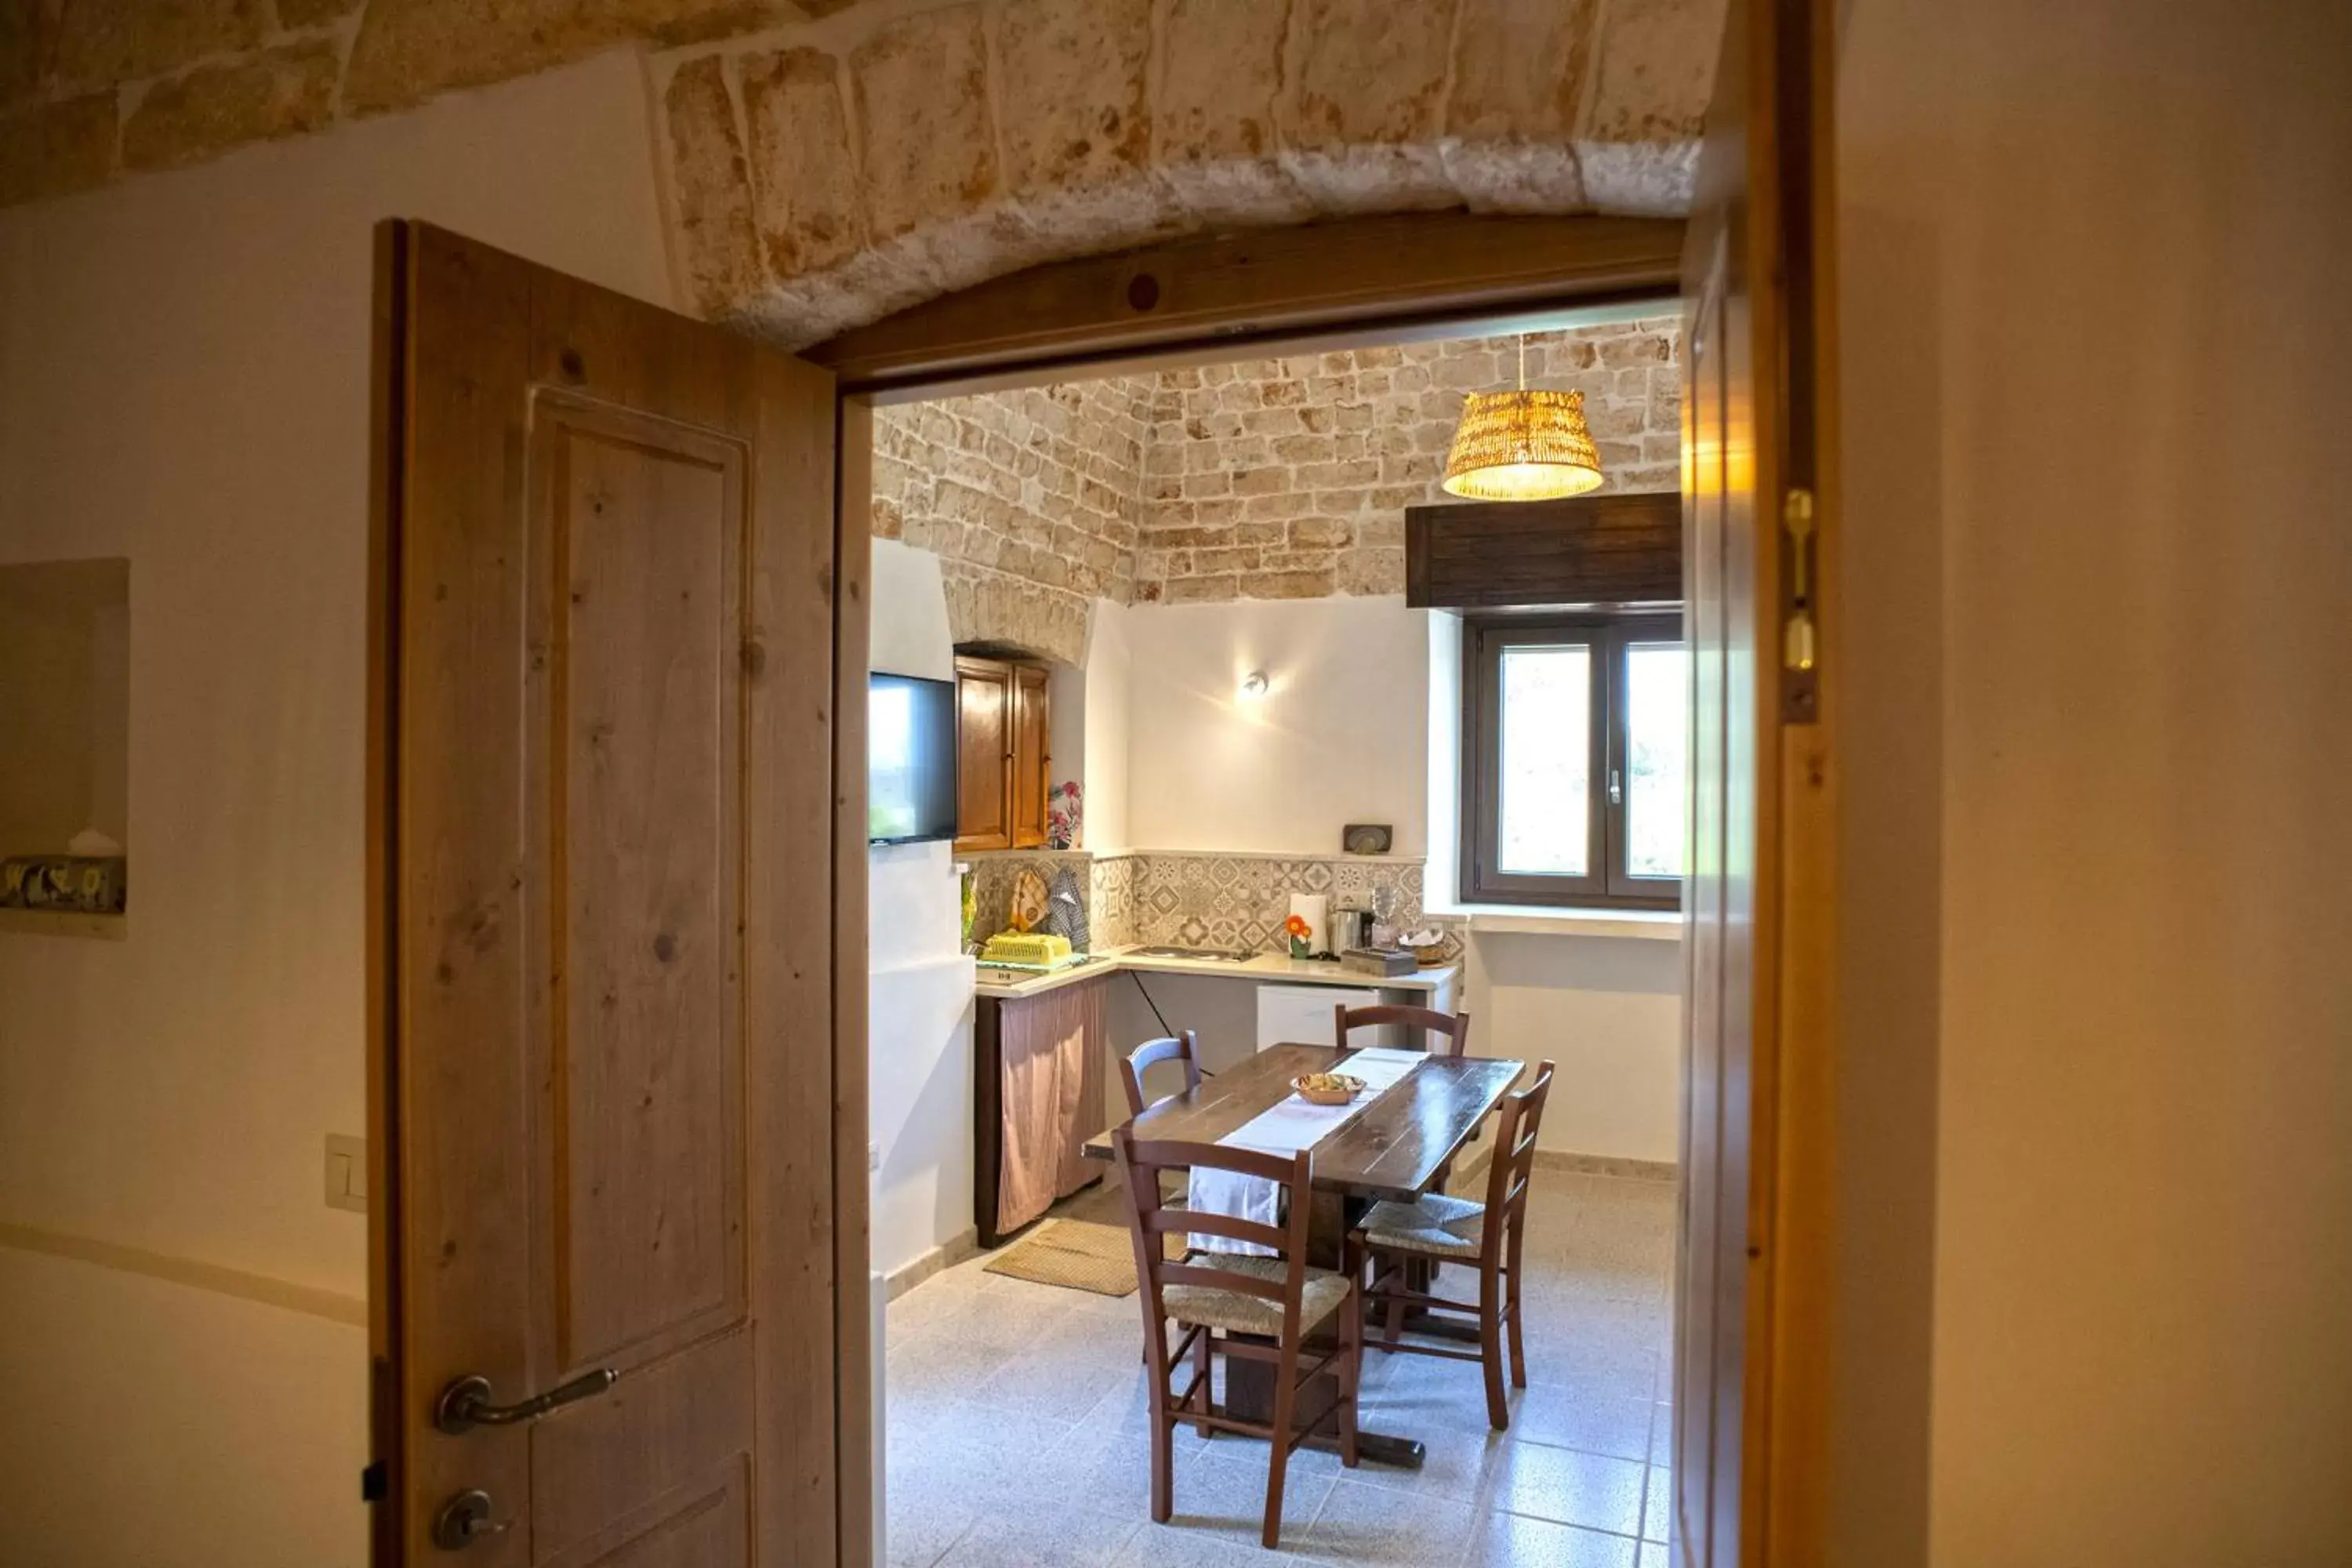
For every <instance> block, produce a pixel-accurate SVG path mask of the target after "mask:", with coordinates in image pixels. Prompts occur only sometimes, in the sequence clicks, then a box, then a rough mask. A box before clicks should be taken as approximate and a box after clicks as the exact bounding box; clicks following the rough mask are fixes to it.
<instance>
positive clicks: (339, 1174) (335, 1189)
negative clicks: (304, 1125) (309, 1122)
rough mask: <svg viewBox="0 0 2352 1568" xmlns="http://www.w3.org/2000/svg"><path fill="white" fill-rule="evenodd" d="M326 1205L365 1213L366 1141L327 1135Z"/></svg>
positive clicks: (335, 1134) (335, 1133) (334, 1133)
mask: <svg viewBox="0 0 2352 1568" xmlns="http://www.w3.org/2000/svg"><path fill="white" fill-rule="evenodd" d="M327 1206H328V1207H329V1208H331V1209H350V1210H352V1211H353V1212H354V1213H357V1214H365V1213H367V1140H366V1139H364V1138H349V1137H345V1136H344V1135H343V1134H342V1133H340V1132H330V1133H328V1134H327Z"/></svg>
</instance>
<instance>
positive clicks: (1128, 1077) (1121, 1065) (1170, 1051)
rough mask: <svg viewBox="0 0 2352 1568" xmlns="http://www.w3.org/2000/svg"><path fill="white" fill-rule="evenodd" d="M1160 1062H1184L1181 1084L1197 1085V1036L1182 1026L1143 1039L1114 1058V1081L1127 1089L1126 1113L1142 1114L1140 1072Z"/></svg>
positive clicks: (1199, 1067) (1199, 1066) (1198, 1049)
mask: <svg viewBox="0 0 2352 1568" xmlns="http://www.w3.org/2000/svg"><path fill="white" fill-rule="evenodd" d="M1161 1062H1182V1063H1183V1064H1184V1087H1185V1088H1186V1089H1198V1088H1200V1087H1201V1077H1202V1074H1201V1037H1200V1034H1199V1032H1198V1031H1197V1030H1192V1029H1184V1030H1181V1031H1180V1032H1178V1033H1176V1034H1173V1035H1170V1036H1167V1037H1164V1038H1161V1039H1157V1040H1146V1041H1144V1042H1143V1044H1141V1045H1139V1046H1138V1047H1135V1049H1133V1050H1131V1051H1129V1052H1128V1053H1127V1055H1125V1056H1123V1057H1121V1058H1118V1084H1119V1087H1120V1088H1121V1089H1125V1090H1126V1091H1127V1113H1128V1114H1129V1116H1140V1115H1142V1114H1143V1075H1144V1074H1145V1073H1147V1072H1150V1070H1151V1069H1152V1068H1156V1067H1158V1066H1159V1065H1160V1063H1161Z"/></svg>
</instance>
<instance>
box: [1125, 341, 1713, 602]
mask: <svg viewBox="0 0 2352 1568" xmlns="http://www.w3.org/2000/svg"><path fill="white" fill-rule="evenodd" d="M1681 331H1682V323H1681V321H1680V319H1679V318H1677V317H1672V316H1662V317H1655V318H1651V319H1646V320H1643V321H1629V322H1624V323H1622V324H1616V325H1610V326H1599V327H1583V328H1578V329H1576V330H1574V331H1550V332H1531V333H1529V334H1528V337H1527V375H1528V385H1529V386H1538V387H1549V388H1558V389H1561V390H1570V389H1573V390H1575V391H1580V392H1581V393H1583V394H1584V407H1585V417H1586V419H1587V420H1588V421H1589V422H1590V423H1591V427H1592V435H1593V438H1594V440H1595V442H1596V443H1597V444H1598V445H1599V447H1600V448H1601V467H1602V468H1603V469H1604V471H1605V472H1606V473H1607V475H1608V481H1607V483H1606V484H1604V485H1603V486H1602V489H1608V490H1627V491H1644V490H1670V489H1676V488H1677V487H1679V486H1680V484H1681V483H1682V470H1681V466H1680V464H1681V449H1682V390H1681V374H1682V363H1681V361H1682V353H1681V348H1682V345H1681ZM1517 343H1518V340H1517V339H1516V338H1495V339H1485V340H1480V339H1471V340H1466V341H1454V342H1435V343H1412V344H1406V345H1404V346H1402V347H1396V348H1377V349H1356V350H1351V351H1343V352H1339V353H1327V354H1319V355H1315V356H1311V357H1307V358H1300V359H1284V360H1269V361H1263V362H1258V363H1244V364H1230V365H1209V366H1205V367H1202V368H1199V369H1192V370H1178V371H1169V372H1166V373H1163V374H1161V376H1160V379H1159V383H1158V385H1157V387H1156V388H1155V389H1154V391H1153V394H1152V397H1151V438H1150V444H1149V446H1148V447H1147V448H1146V450H1145V455H1144V472H1145V483H1144V507H1143V514H1142V527H1141V531H1140V533H1139V539H1138V543H1137V555H1136V564H1135V598H1136V600H1137V601H1138V602H1139V603H1144V604H1157V603H1165V604H1188V603H1194V602H1201V601H1209V600H1220V599H1235V598H1254V599H1318V598H1327V597H1329V596H1330V595H1334V594H1402V593H1403V592H1404V509H1405V508H1406V507H1408V506H1420V505H1424V504H1427V503H1430V502H1443V501H1444V500H1448V499H1449V498H1448V497H1447V496H1446V495H1445V493H1444V491H1443V490H1442V489H1440V488H1439V485H1438V480H1439V478H1440V476H1441V475H1442V474H1443V472H1444V467H1445V450H1446V447H1447V445H1448V444H1449V443H1450V442H1451V441H1452V440H1453V438H1454V426H1455V424H1456V423H1458V422H1459V420H1460V418H1461V415H1462V398H1463V395H1464V394H1465V393H1467V392H1474V391H1486V390H1491V389H1494V388H1496V387H1503V386H1509V385H1511V384H1514V382H1515V380H1516V378H1517V374H1518V355H1517Z"/></svg>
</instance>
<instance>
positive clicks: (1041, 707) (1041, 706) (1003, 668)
mask: <svg viewBox="0 0 2352 1568" xmlns="http://www.w3.org/2000/svg"><path fill="white" fill-rule="evenodd" d="M1046 679H1047V672H1046V668H1045V666H1044V665H1042V664H1032V663H1028V662H1026V661H1024V660H1015V659H1003V658H980V657H978V656H977V655H972V654H959V655H957V656H956V840H955V847H956V848H957V849H959V850H966V849H1033V848H1035V847H1037V846H1039V845H1041V844H1043V843H1045V799H1046V796H1047V795H1048V794H1050V793H1051V790H1052V785H1051V784H1049V783H1048V782H1047V781H1048V779H1049V778H1050V776H1051V772H1052V768H1053V763H1054V759H1053V757H1052V755H1051V754H1050V752H1048V751H1047V750H1046V747H1047V745H1048V742H1047V736H1048V735H1050V734H1051V733H1052V726H1051V724H1050V723H1049V721H1048V713H1047V705H1046V696H1045V686H1046Z"/></svg>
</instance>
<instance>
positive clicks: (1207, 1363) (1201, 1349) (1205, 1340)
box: [1192, 1329, 1217, 1442]
mask: <svg viewBox="0 0 2352 1568" xmlns="http://www.w3.org/2000/svg"><path fill="white" fill-rule="evenodd" d="M1212 1338H1213V1335H1212V1334H1211V1333H1210V1331H1208V1330H1207V1329H1202V1331H1201V1337H1200V1338H1199V1339H1198V1340H1195V1341H1194V1342H1193V1343H1192V1367H1193V1373H1192V1378H1193V1383H1194V1384H1195V1385H1196V1387H1197V1390H1198V1392H1199V1394H1200V1395H1201V1414H1202V1415H1207V1414H1209V1412H1210V1411H1211V1410H1213V1409H1214V1408H1215V1407H1216V1403H1217V1401H1216V1384H1215V1383H1214V1382H1213V1376H1212V1368H1213V1363H1212V1361H1211V1360H1210V1356H1211V1353H1212V1352H1211V1348H1210V1344H1209V1341H1210V1340H1211V1339H1212ZM1192 1429H1193V1430H1194V1431H1196V1432H1198V1433H1199V1434H1200V1435H1201V1437H1202V1441H1204V1442H1205V1441H1206V1440H1207V1439H1208V1438H1210V1437H1211V1436H1213V1435H1214V1434H1215V1430H1216V1429H1215V1428H1214V1427H1213V1426H1210V1425H1209V1424H1208V1423H1207V1422H1205V1421H1203V1422H1201V1423H1200V1424H1199V1425H1197V1426H1194V1427H1193V1428H1192Z"/></svg>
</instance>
